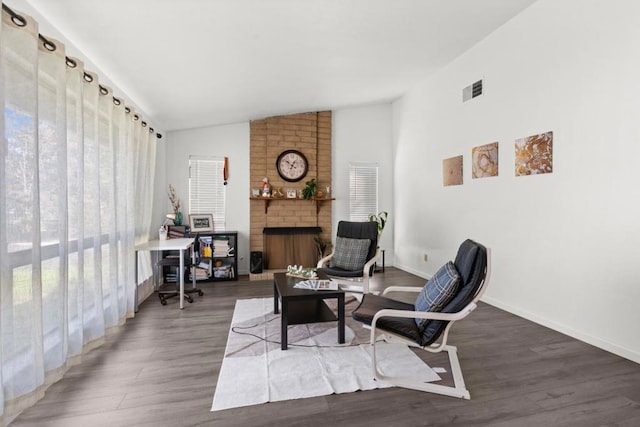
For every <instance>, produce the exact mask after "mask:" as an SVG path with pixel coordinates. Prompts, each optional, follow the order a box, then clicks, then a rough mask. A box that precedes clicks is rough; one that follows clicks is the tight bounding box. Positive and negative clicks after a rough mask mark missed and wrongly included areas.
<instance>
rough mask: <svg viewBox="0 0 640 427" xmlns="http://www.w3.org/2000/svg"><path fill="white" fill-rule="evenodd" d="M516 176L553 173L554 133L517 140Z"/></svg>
mask: <svg viewBox="0 0 640 427" xmlns="http://www.w3.org/2000/svg"><path fill="white" fill-rule="evenodd" d="M515 162H516V176H523V175H537V174H543V173H552V172H553V132H552V131H549V132H546V133H541V134H538V135H533V136H528V137H526V138H520V139H516V159H515Z"/></svg>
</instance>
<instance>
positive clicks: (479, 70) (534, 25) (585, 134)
mask: <svg viewBox="0 0 640 427" xmlns="http://www.w3.org/2000/svg"><path fill="white" fill-rule="evenodd" d="M638 16H640V2H635V1H632V0H628V1H616V2H609V1H604V0H599V1H596V0H591V1H582V0H565V1H562V2H558V1H554V0H540V1H538V2H536V3H534V4H533V5H532V6H531V7H530V8H528V9H526V10H525V11H524V12H523V13H521V14H520V15H518V16H517V17H515V18H514V19H513V20H511V21H510V22H508V23H507V24H505V25H504V26H503V27H502V28H500V29H499V30H497V31H496V32H494V33H493V34H492V35H490V36H489V37H488V38H487V39H485V40H484V41H482V42H481V43H479V44H478V45H476V46H475V47H474V48H472V49H471V50H470V51H468V52H467V53H465V54H464V55H463V56H461V57H460V58H458V59H457V60H456V61H455V62H454V63H453V64H451V65H450V66H448V67H447V68H446V69H444V70H442V71H441V72H440V73H438V74H437V75H435V76H434V77H432V78H430V79H427V80H426V81H425V82H424V83H423V84H422V85H420V86H419V87H416V88H414V89H413V90H411V91H410V92H409V93H407V94H406V96H404V97H403V98H402V99H401V100H400V101H398V102H396V103H394V105H393V140H394V156H395V158H394V163H395V168H394V170H395V175H394V179H395V180H394V187H395V189H396V199H395V217H396V218H395V219H396V221H395V223H396V228H395V246H396V265H399V266H401V267H403V268H406V269H407V270H409V271H414V272H419V273H423V274H426V273H433V272H435V270H436V269H437V268H438V267H439V266H440V265H441V264H443V263H444V262H445V261H447V260H448V259H450V258H453V257H454V256H455V252H456V249H457V246H458V245H459V244H460V242H462V241H463V240H464V239H465V238H473V239H477V240H478V241H479V242H481V243H484V244H485V245H487V246H489V247H491V248H492V251H493V277H492V281H491V283H490V285H489V288H488V291H487V294H486V298H485V300H486V301H487V302H489V303H491V304H494V305H496V306H499V307H502V308H505V309H507V310H509V311H512V312H514V313H516V314H519V315H522V316H524V317H526V318H529V319H531V320H534V321H537V322H539V323H542V324H544V325H547V326H550V327H553V328H554V329H557V330H559V331H561V332H564V333H567V334H569V335H572V336H574V337H577V338H579V339H582V340H584V341H587V342H590V343H592V344H595V345H597V346H600V347H602V348H605V349H608V350H610V351H612V352H614V353H617V354H619V355H622V356H624V357H627V358H630V359H632V360H635V361H636V362H640V334H638V333H637V332H636V328H637V325H638V324H640V310H638V301H640V286H639V285H640V272H639V271H640V270H639V269H638V268H637V263H638V256H639V255H640V252H639V251H638V249H637V242H638V241H640V221H639V220H638V218H640V168H638V166H637V165H638V161H639V160H640V119H639V118H640V85H639V84H638V76H639V75H640V56H639V55H638V52H640V26H639V25H638V22H637V21H638V20H637V18H638ZM481 77H484V79H485V95H483V96H481V97H479V98H477V99H475V100H473V101H470V102H467V103H464V104H463V103H462V102H461V89H462V87H464V86H466V85H468V84H470V83H472V82H474V81H475V80H477V79H478V78H481ZM550 130H551V131H553V132H554V145H553V151H554V152H553V158H554V159H553V160H554V161H553V173H552V174H547V175H538V176H526V177H515V176H514V140H515V139H516V138H520V137H525V136H529V135H533V134H537V133H541V132H546V131H550ZM494 141H499V143H500V150H499V157H500V174H499V176H498V177H494V178H485V179H473V180H472V179H471V164H470V160H471V149H472V147H474V146H477V145H482V144H486V143H490V142H494ZM460 154H462V155H464V166H463V168H464V185H462V186H457V187H446V188H445V187H443V186H442V159H444V158H447V157H451V156H454V155H460ZM406 188H414V189H415V190H416V191H415V192H412V193H407V192H404V191H401V190H403V189H406ZM425 252H426V253H428V254H429V257H430V259H429V262H427V263H425V262H424V261H422V255H423V253H425Z"/></svg>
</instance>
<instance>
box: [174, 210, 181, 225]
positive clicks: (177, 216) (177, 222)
mask: <svg viewBox="0 0 640 427" xmlns="http://www.w3.org/2000/svg"><path fill="white" fill-rule="evenodd" d="M173 224H174V225H182V212H180V211H178V212H176V218H175V219H174V220H173Z"/></svg>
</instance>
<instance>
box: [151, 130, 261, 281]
mask: <svg viewBox="0 0 640 427" xmlns="http://www.w3.org/2000/svg"><path fill="white" fill-rule="evenodd" d="M163 141H165V142H164V144H166V147H165V150H166V159H165V165H166V166H165V173H166V181H165V183H164V188H163V190H161V191H159V192H156V194H161V196H160V197H164V200H165V208H166V212H171V211H172V209H171V204H170V203H169V198H168V197H167V192H166V190H167V186H168V185H169V184H172V185H173V186H174V187H175V189H176V194H177V195H178V197H179V198H180V201H181V204H182V206H183V213H184V214H185V217H186V218H188V216H187V215H186V214H188V205H189V156H190V155H200V156H220V157H225V156H226V157H228V158H229V181H228V184H227V186H226V187H227V189H226V191H227V194H226V209H227V211H226V222H227V223H226V229H227V230H229V231H237V232H238V245H239V251H238V252H236V254H237V255H238V256H239V258H238V272H239V274H249V123H239V124H233V125H226V126H213V127H205V128H198V129H189V130H183V131H174V132H168V133H167V135H166V140H165V139H164V138H163ZM160 143H161V144H162V143H163V142H160Z"/></svg>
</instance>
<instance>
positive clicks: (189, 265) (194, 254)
mask: <svg viewBox="0 0 640 427" xmlns="http://www.w3.org/2000/svg"><path fill="white" fill-rule="evenodd" d="M199 263H200V239H199V238H198V235H197V234H196V236H195V239H194V242H193V246H192V247H191V256H190V257H189V259H188V260H186V259H185V260H184V267H185V270H186V271H185V278H188V277H189V275H191V283H192V284H193V285H192V287H191V288H189V289H187V288H185V290H184V299H185V300H187V301H188V302H189V303H193V297H192V296H191V294H194V293H197V294H198V296H203V295H204V292H202V290H201V289H199V288H197V287H196V280H195V276H194V275H195V272H194V271H193V269H195V268H197V267H196V266H197V265H198V264H199ZM158 266H159V267H160V268H162V267H165V266H166V267H177V268H176V273H177V274H176V283H175V286H169V287H167V286H161V287H160V288H159V289H158V298H159V299H160V304H162V305H167V300H168V299H169V298H173V297H177V296H179V295H180V276H179V274H180V272H179V271H177V270H178V269H179V268H180V258H174V257H171V258H162V259H161V260H160V261H158Z"/></svg>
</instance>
